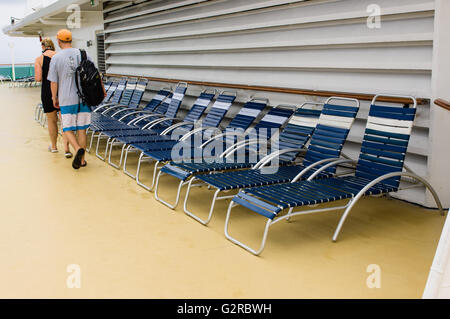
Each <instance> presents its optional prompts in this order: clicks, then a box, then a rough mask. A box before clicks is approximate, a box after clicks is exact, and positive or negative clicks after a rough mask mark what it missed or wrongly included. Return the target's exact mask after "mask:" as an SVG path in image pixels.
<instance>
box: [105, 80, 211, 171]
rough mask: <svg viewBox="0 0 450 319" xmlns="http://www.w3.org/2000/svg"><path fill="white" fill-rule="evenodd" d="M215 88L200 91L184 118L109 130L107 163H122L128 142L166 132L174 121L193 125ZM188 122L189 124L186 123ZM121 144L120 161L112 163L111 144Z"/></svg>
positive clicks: (184, 126)
mask: <svg viewBox="0 0 450 319" xmlns="http://www.w3.org/2000/svg"><path fill="white" fill-rule="evenodd" d="M215 95H216V91H215V90H212V92H211V90H207V89H206V90H204V91H202V92H201V93H200V95H199V97H198V98H197V99H196V101H195V102H194V105H193V106H192V107H191V109H190V110H189V112H188V113H187V114H186V116H185V117H184V119H181V118H178V117H161V118H158V119H156V120H153V121H151V122H149V123H147V124H146V125H144V126H142V127H139V128H136V129H135V130H126V131H114V132H110V133H109V134H108V135H109V139H108V143H109V145H110V147H109V151H108V154H109V157H108V163H109V164H110V165H112V166H113V167H115V168H119V167H120V166H121V165H122V159H123V155H124V152H125V147H126V146H128V145H129V144H130V143H133V142H135V141H136V139H138V140H139V141H141V140H145V139H146V138H148V137H152V138H153V137H154V136H156V135H160V134H162V133H163V132H166V131H167V129H168V128H169V127H171V128H172V126H173V125H175V124H176V123H184V124H183V125H182V126H180V125H178V126H177V127H180V128H181V127H183V128H184V129H186V128H187V127H188V126H191V127H192V126H193V125H194V123H195V122H196V121H197V120H199V119H200V117H201V116H202V115H203V113H204V112H205V110H206V108H207V107H208V105H209V104H210V103H211V100H212V99H213V98H214V97H215ZM173 113H175V114H176V113H177V110H173ZM187 123H189V124H187ZM115 145H122V151H121V154H120V162H119V164H118V165H116V164H114V163H113V162H112V161H111V154H112V149H113V146H115Z"/></svg>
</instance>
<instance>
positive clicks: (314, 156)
mask: <svg viewBox="0 0 450 319" xmlns="http://www.w3.org/2000/svg"><path fill="white" fill-rule="evenodd" d="M130 81H131V82H130ZM139 81H142V82H139ZM138 83H139V85H140V86H139V89H137V88H138ZM144 84H145V86H146V85H147V82H143V80H137V79H131V80H127V79H120V80H116V81H113V82H110V83H107V85H108V95H109V99H108V96H107V98H106V99H105V102H104V104H103V105H101V106H99V107H98V108H97V110H96V111H95V112H94V113H93V122H92V124H91V127H90V129H89V131H90V132H91V139H90V147H89V149H91V148H92V147H93V142H94V141H95V139H96V140H97V144H96V155H97V157H99V158H100V159H102V160H106V158H108V163H109V164H111V165H112V166H114V167H115V168H120V167H122V169H123V171H124V173H126V174H127V175H128V176H130V177H132V178H134V179H135V180H136V182H137V184H138V185H140V186H142V187H144V188H145V189H147V190H149V191H152V190H153V189H154V190H155V198H156V199H157V200H158V201H160V202H161V203H163V204H165V205H166V206H168V207H170V208H175V207H176V206H177V205H178V203H179V201H180V194H181V189H182V187H184V186H187V191H186V196H185V198H184V212H185V213H186V214H187V215H188V216H190V217H192V218H194V219H195V220H196V221H198V222H200V223H202V224H204V225H206V224H208V223H209V222H210V221H211V219H212V216H213V213H214V207H215V204H216V201H218V200H225V199H231V202H230V204H229V206H228V211H227V217H226V223H225V229H224V232H225V236H226V238H227V239H229V240H230V241H232V242H233V243H235V244H237V245H239V246H240V247H242V248H244V249H246V250H247V251H249V252H251V253H253V254H255V255H259V254H260V253H261V252H262V251H263V249H264V247H265V243H266V239H267V235H268V231H269V228H270V226H272V225H273V224H275V223H277V222H278V221H281V220H289V219H290V218H292V217H294V216H297V215H302V214H309V213H319V212H324V211H330V210H341V209H344V210H345V212H344V214H343V215H342V217H341V219H340V221H339V224H338V226H337V229H336V231H335V233H334V235H333V241H336V240H337V237H338V235H339V233H340V231H341V229H342V226H343V224H344V222H345V220H346V218H347V216H348V214H349V213H350V211H351V209H352V208H353V207H354V205H355V203H356V202H357V201H358V200H359V199H360V198H361V197H363V196H371V195H382V194H388V193H392V192H397V191H398V190H399V189H400V179H401V177H409V178H411V179H414V180H416V181H417V182H420V183H422V184H423V185H425V186H426V187H427V188H428V189H429V190H430V192H431V194H432V195H433V196H434V198H435V200H436V203H437V206H438V208H439V210H440V212H441V214H443V209H442V205H441V203H440V200H439V198H438V196H437V195H436V193H435V191H434V190H433V188H432V187H431V185H429V184H428V183H427V182H426V181H425V180H424V179H423V178H421V177H419V176H417V175H415V174H414V173H412V172H411V171H408V170H406V169H405V166H404V159H405V155H406V151H407V146H408V142H409V138H410V134H411V130H412V126H413V121H414V118H415V114H416V105H417V103H416V100H415V99H414V98H413V97H406V98H410V99H411V105H412V107H398V106H386V105H381V104H379V102H378V100H379V97H381V96H375V97H374V99H373V100H372V103H371V106H370V110H369V117H368V120H367V126H366V129H365V133H364V137H363V142H362V148H361V151H360V155H359V159H358V160H357V161H354V160H352V159H350V158H348V156H345V154H343V153H342V148H343V146H344V143H345V141H346V139H347V136H348V133H349V131H350V129H351V127H352V125H353V123H354V120H355V118H356V115H357V113H358V111H359V101H358V100H356V99H348V98H341V97H330V98H329V99H328V100H327V101H326V102H325V103H323V104H320V103H314V102H306V103H303V104H302V105H300V106H299V107H297V106H292V105H279V106H277V107H274V108H270V109H269V110H268V111H266V112H265V113H264V110H267V108H268V100H267V99H265V98H252V99H250V100H249V101H247V102H246V103H245V104H244V106H243V107H242V108H241V109H240V110H239V112H238V113H237V114H236V115H235V116H234V118H233V119H232V120H231V121H230V122H229V123H228V124H227V126H226V127H221V123H222V121H223V120H224V118H225V117H226V115H227V113H228V111H229V109H230V107H231V105H232V104H233V103H234V101H235V98H236V93H235V92H221V93H220V94H217V92H215V90H205V91H203V92H201V94H200V95H199V96H198V97H197V99H196V101H195V102H194V104H193V105H192V107H191V108H190V110H189V111H188V112H187V114H186V115H185V116H184V117H181V116H179V115H178V111H179V109H180V106H181V103H182V101H183V99H184V96H185V94H186V91H187V84H186V83H179V84H178V85H177V86H176V88H175V89H174V90H173V91H172V90H171V89H170V88H164V89H161V90H159V92H158V93H157V94H156V95H155V96H154V97H153V98H152V99H151V100H150V102H148V104H147V105H146V106H145V107H143V108H140V107H139V105H140V99H142V96H143V92H142V90H145V87H144ZM142 88H143V89H142ZM136 92H137V93H136ZM135 93H136V96H137V97H138V98H136V99H134V100H133V98H132V97H133V96H134V94H135ZM216 95H217V96H216ZM214 99H215V101H214ZM110 100H111V101H110ZM138 100H139V101H138ZM132 101H133V102H132ZM207 110H208V112H207V114H206V115H204V113H205V112H206V111H207ZM175 133H176V134H175ZM262 133H264V134H262ZM102 141H103V142H104V141H106V143H105V144H106V146H105V149H104V152H103V154H101V151H100V144H101V142H102ZM117 146H119V147H120V152H121V153H120V160H119V163H113V161H112V153H113V150H114V147H117ZM132 153H137V154H139V157H138V158H139V159H138V165H137V171H136V174H133V173H131V172H130V171H129V169H128V168H127V159H128V158H129V156H130V155H131V154H132ZM145 162H153V163H154V168H153V175H152V182H151V184H150V185H146V184H145V183H143V182H142V181H141V180H140V175H141V173H142V165H143V163H145ZM349 165H350V166H349ZM338 167H339V169H338ZM344 168H345V169H344ZM349 168H350V169H351V170H350V171H348V169H349ZM168 177H169V178H175V179H177V180H178V181H179V182H178V187H177V188H176V200H175V202H174V203H168V202H167V201H166V200H164V199H162V198H161V196H160V194H159V184H160V181H161V179H162V178H168ZM198 186H207V187H206V188H205V192H206V191H210V190H214V195H213V200H212V202H211V206H210V210H209V214H208V217H207V218H206V219H202V218H200V217H199V214H198V213H197V212H192V211H191V210H190V209H189V208H188V202H189V198H190V196H191V195H190V194H191V189H192V187H198ZM222 193H224V195H223V194H222ZM230 193H232V194H231V195H230ZM341 200H345V201H347V203H346V204H345V205H340V206H335V207H326V208H320V207H319V208H314V209H309V210H300V211H294V210H296V209H297V208H302V207H304V206H311V205H320V204H323V203H329V202H337V201H341ZM238 205H239V206H242V207H245V208H246V209H248V210H250V211H251V212H253V213H256V214H258V215H260V216H262V218H265V219H267V221H266V226H265V229H264V232H263V236H262V240H261V244H260V246H259V247H257V248H256V249H253V248H251V247H249V246H248V245H246V244H244V243H242V242H241V241H239V240H238V239H236V238H235V237H233V236H232V235H230V233H229V222H230V218H231V211H232V209H233V208H234V207H236V206H238Z"/></svg>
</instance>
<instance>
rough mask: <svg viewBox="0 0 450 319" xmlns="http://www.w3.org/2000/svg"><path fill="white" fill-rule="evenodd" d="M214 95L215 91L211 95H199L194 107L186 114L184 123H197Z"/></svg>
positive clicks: (204, 93)
mask: <svg viewBox="0 0 450 319" xmlns="http://www.w3.org/2000/svg"><path fill="white" fill-rule="evenodd" d="M215 95H216V92H215V91H214V92H213V93H208V92H207V91H204V92H202V93H200V96H199V97H198V98H197V100H196V101H195V103H194V105H193V106H192V107H191V109H190V110H189V112H188V113H187V114H186V116H185V118H184V122H190V123H195V122H196V121H198V120H199V119H200V117H201V116H202V115H203V113H204V112H205V110H206V108H207V107H208V105H209V103H211V100H212V99H213V98H214V96H215Z"/></svg>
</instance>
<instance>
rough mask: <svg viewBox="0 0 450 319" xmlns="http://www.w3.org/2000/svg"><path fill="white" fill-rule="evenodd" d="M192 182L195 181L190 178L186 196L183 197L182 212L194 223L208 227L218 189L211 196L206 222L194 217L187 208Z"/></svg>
mask: <svg viewBox="0 0 450 319" xmlns="http://www.w3.org/2000/svg"><path fill="white" fill-rule="evenodd" d="M194 180H196V178H195V177H193V178H191V180H190V181H189V184H188V188H187V190H186V196H185V197H184V207H183V208H184V212H185V214H186V215H188V216H190V217H192V218H193V219H195V220H196V221H198V222H199V223H200V224H203V225H205V226H206V225H208V224H209V222H210V221H211V218H212V215H213V213H214V206H215V205H216V201H217V196H218V195H219V193H220V189H217V190H216V191H215V192H214V196H213V199H212V202H211V206H210V208H209V214H208V218H207V219H206V220H204V219H202V218H200V217H198V216H197V215H195V214H194V213H193V212H191V211H190V210H189V209H188V208H187V203H188V200H189V195H190V191H191V188H192V183H193V182H194Z"/></svg>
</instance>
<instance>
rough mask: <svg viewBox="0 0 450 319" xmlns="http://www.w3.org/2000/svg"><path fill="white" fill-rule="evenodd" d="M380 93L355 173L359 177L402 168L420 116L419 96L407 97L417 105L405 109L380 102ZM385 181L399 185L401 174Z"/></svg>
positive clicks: (397, 170)
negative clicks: (413, 130)
mask: <svg viewBox="0 0 450 319" xmlns="http://www.w3.org/2000/svg"><path fill="white" fill-rule="evenodd" d="M380 96H381V95H377V96H375V97H374V99H373V101H372V104H371V106H370V111H369V116H368V118H367V125H366V130H365V132H364V138H363V142H362V147H361V153H360V155H359V159H358V164H357V166H356V172H355V175H356V176H358V177H362V178H366V179H369V180H374V179H376V178H377V177H379V176H382V175H384V174H387V173H392V172H401V171H402V169H403V164H404V161H405V156H406V150H407V148H408V143H409V138H410V136H411V131H412V127H413V122H414V118H415V115H416V105H417V102H416V100H415V98H413V97H406V98H410V99H411V100H412V101H413V103H414V107H412V108H409V107H408V108H405V107H394V106H382V105H377V104H376V100H377V98H378V97H380ZM383 96H384V95H383ZM382 183H383V184H386V185H388V186H390V187H394V188H398V186H399V184H400V177H393V178H390V179H386V180H384V181H383V182H382Z"/></svg>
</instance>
